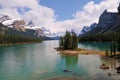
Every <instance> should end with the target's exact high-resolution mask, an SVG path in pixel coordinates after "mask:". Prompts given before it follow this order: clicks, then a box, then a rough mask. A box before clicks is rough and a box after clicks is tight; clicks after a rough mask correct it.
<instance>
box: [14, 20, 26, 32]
mask: <svg viewBox="0 0 120 80" xmlns="http://www.w3.org/2000/svg"><path fill="white" fill-rule="evenodd" d="M12 25H13V28H14V29H16V30H18V31H20V30H22V31H25V28H24V27H25V21H24V20H16V21H14V23H13V24H12Z"/></svg>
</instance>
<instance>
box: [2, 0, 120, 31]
mask: <svg viewBox="0 0 120 80" xmlns="http://www.w3.org/2000/svg"><path fill="white" fill-rule="evenodd" d="M118 4H119V0H103V1H101V2H100V3H99V4H96V3H95V2H94V1H90V2H88V3H87V4H86V5H85V6H83V8H82V10H81V11H77V12H75V13H73V15H74V19H71V20H69V19H68V20H65V21H56V14H55V12H54V10H53V9H51V8H48V7H45V6H42V5H40V4H39V2H38V0H7V1H6V0H0V6H2V8H1V9H0V13H1V14H7V15H9V16H11V17H13V18H18V17H21V18H24V19H25V20H26V21H28V20H32V21H33V22H34V23H35V24H36V25H38V26H41V27H43V26H44V27H46V28H48V29H50V30H51V31H52V32H64V31H65V30H71V29H75V30H76V31H78V32H80V30H81V29H82V27H83V26H88V25H90V24H91V23H93V22H98V19H99V16H100V14H101V13H102V12H103V11H104V10H105V9H109V11H111V10H112V11H117V6H118ZM18 7H21V8H25V7H26V8H29V9H30V10H28V11H25V10H23V14H20V13H19V11H18V10H17V8H18ZM71 16H72V15H71Z"/></svg>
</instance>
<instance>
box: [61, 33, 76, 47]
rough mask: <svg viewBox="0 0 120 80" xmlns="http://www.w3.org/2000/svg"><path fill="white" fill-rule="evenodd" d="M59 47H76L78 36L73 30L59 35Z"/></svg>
mask: <svg viewBox="0 0 120 80" xmlns="http://www.w3.org/2000/svg"><path fill="white" fill-rule="evenodd" d="M59 47H60V48H62V49H77V47H78V37H77V34H76V33H75V32H74V31H71V32H69V31H66V34H65V36H63V37H62V36H61V37H60V40H59Z"/></svg>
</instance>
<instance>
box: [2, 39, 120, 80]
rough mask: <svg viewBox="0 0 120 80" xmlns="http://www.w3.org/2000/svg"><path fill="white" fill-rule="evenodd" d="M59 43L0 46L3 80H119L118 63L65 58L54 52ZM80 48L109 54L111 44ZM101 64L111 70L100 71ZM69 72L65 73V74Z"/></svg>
mask: <svg viewBox="0 0 120 80" xmlns="http://www.w3.org/2000/svg"><path fill="white" fill-rule="evenodd" d="M58 42H59V41H43V42H42V43H36V44H27V45H14V46H1V47H0V80H49V79H52V78H57V77H69V76H73V77H80V78H83V79H84V80H120V75H115V76H108V72H111V73H112V74H116V70H115V67H117V66H119V65H120V63H119V62H117V61H116V60H110V59H104V58H101V57H100V56H98V55H75V56H66V55H60V54H58V53H59V52H57V51H56V50H55V49H54V48H55V47H58ZM79 47H81V48H85V49H92V50H108V49H109V43H79ZM102 63H105V64H107V65H108V66H109V67H110V69H109V70H101V69H99V67H100V65H101V64H102ZM65 69H66V70H70V71H71V72H68V73H65V72H64V71H63V70H65Z"/></svg>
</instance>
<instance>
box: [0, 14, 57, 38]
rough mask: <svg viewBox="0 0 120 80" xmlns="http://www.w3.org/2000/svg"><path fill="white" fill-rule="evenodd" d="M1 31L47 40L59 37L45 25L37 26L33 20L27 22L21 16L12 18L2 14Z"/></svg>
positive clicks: (0, 18) (0, 15) (0, 16)
mask: <svg viewBox="0 0 120 80" xmlns="http://www.w3.org/2000/svg"><path fill="white" fill-rule="evenodd" d="M0 32H1V33H2V34H10V35H20V36H25V37H37V38H42V39H45V40H47V39H48V40H50V39H59V36H57V35H56V34H55V33H51V32H50V30H48V29H46V28H45V27H39V26H35V24H34V23H33V22H32V21H29V22H27V23H26V22H25V21H24V20H23V19H21V18H15V19H13V18H11V17H10V16H8V15H2V14H0Z"/></svg>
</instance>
